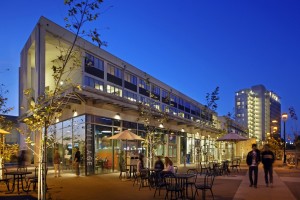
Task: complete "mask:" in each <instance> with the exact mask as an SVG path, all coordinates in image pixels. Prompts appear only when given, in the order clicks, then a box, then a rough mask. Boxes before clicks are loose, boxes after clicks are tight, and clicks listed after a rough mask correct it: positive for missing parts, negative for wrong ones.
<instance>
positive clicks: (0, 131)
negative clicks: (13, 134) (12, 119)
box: [0, 128, 10, 134]
mask: <svg viewBox="0 0 300 200" xmlns="http://www.w3.org/2000/svg"><path fill="white" fill-rule="evenodd" d="M9 133H10V132H7V131H5V130H3V129H2V128H0V134H9Z"/></svg>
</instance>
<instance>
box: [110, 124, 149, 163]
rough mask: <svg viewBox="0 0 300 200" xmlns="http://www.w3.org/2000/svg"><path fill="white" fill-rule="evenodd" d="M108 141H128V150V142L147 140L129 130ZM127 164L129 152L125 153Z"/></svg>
mask: <svg viewBox="0 0 300 200" xmlns="http://www.w3.org/2000/svg"><path fill="white" fill-rule="evenodd" d="M107 139H109V140H125V141H126V149H127V141H128V140H130V141H131V140H145V139H143V138H141V137H140V136H138V135H136V134H134V133H133V132H131V131H129V130H125V131H121V132H120V133H118V134H116V135H113V136H111V137H109V138H107ZM125 162H126V165H127V151H125Z"/></svg>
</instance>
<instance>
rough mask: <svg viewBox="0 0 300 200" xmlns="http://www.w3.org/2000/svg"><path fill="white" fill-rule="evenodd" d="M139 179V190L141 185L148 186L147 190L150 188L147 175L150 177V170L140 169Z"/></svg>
mask: <svg viewBox="0 0 300 200" xmlns="http://www.w3.org/2000/svg"><path fill="white" fill-rule="evenodd" d="M138 177H139V181H140V187H139V190H140V189H141V188H142V187H149V190H151V187H150V183H149V177H150V170H149V169H143V170H141V171H140V175H139V176H138Z"/></svg>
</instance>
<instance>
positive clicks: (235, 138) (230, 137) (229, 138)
mask: <svg viewBox="0 0 300 200" xmlns="http://www.w3.org/2000/svg"><path fill="white" fill-rule="evenodd" d="M248 139H249V138H246V137H244V136H241V135H239V134H237V133H234V132H231V133H227V134H226V135H223V136H222V137H220V138H219V139H217V140H216V141H224V142H232V153H231V154H232V155H231V160H233V143H237V142H239V141H246V140H248Z"/></svg>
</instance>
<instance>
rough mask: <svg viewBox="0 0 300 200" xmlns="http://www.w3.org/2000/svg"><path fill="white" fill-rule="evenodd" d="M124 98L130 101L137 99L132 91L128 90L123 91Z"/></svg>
mask: <svg viewBox="0 0 300 200" xmlns="http://www.w3.org/2000/svg"><path fill="white" fill-rule="evenodd" d="M124 98H126V99H128V100H130V101H134V102H136V101H137V95H136V94H135V93H133V92H129V91H127V90H125V91H124Z"/></svg>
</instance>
